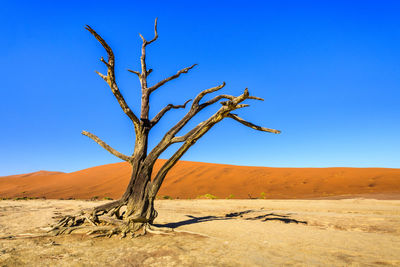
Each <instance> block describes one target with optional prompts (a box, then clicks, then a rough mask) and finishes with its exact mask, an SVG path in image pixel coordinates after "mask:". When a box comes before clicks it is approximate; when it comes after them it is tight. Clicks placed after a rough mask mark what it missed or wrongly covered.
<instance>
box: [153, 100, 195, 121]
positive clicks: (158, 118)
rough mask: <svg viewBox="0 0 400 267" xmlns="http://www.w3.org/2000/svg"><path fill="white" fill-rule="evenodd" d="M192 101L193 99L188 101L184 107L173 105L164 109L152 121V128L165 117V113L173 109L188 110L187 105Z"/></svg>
mask: <svg viewBox="0 0 400 267" xmlns="http://www.w3.org/2000/svg"><path fill="white" fill-rule="evenodd" d="M190 101H192V99H189V100H187V101H186V102H185V103H184V104H183V105H172V104H168V105H167V106H166V107H164V108H163V109H162V110H161V111H160V112H158V113H157V115H156V116H154V118H153V119H152V120H151V121H150V124H151V126H154V125H156V124H157V122H158V121H159V120H160V119H161V118H162V117H163V116H164V114H165V113H167V112H168V111H169V110H171V109H178V108H186V104H187V103H189V102H190Z"/></svg>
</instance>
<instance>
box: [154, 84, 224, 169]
mask: <svg viewBox="0 0 400 267" xmlns="http://www.w3.org/2000/svg"><path fill="white" fill-rule="evenodd" d="M224 86H225V82H223V83H222V84H221V85H218V86H215V87H212V88H209V89H206V90H204V91H202V92H200V93H199V94H198V95H197V96H196V98H195V99H194V101H193V103H192V106H191V108H190V110H189V111H188V112H187V113H186V115H185V116H184V117H183V118H182V119H181V120H180V121H179V122H177V123H176V124H175V125H174V126H173V127H172V128H171V129H170V130H169V131H168V132H167V133H166V134H165V135H164V136H163V138H162V139H161V141H160V142H159V143H158V144H157V145H156V146H155V147H154V148H153V149H152V150H151V151H150V153H149V155H148V159H147V160H149V161H152V160H153V159H155V158H158V157H159V155H161V153H162V152H163V151H165V149H167V148H168V147H169V146H170V145H171V144H172V143H171V140H172V138H174V137H175V135H176V134H177V133H178V132H179V131H180V130H181V129H182V128H183V127H184V126H185V125H186V124H187V123H188V122H189V121H190V120H191V119H192V118H193V117H194V116H195V115H196V114H197V113H199V112H200V111H201V110H202V109H203V108H205V107H206V106H208V105H209V104H202V105H199V102H200V101H201V99H202V98H203V97H204V96H205V95H206V94H210V93H213V92H215V91H218V90H220V89H222V88H223V87H224Z"/></svg>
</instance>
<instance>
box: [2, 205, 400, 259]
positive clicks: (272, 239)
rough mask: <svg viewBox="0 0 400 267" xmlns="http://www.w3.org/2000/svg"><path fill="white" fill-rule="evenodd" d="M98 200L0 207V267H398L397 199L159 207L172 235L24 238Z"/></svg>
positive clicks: (160, 219)
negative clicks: (331, 266) (290, 266)
mask: <svg viewBox="0 0 400 267" xmlns="http://www.w3.org/2000/svg"><path fill="white" fill-rule="evenodd" d="M99 204H101V202H100V201H79V200H20V201H14V200H2V201H0V236H1V237H8V238H7V239H0V266H274V265H296V266H326V265H335V266H349V265H350V266H382V265H388V266H399V265H400V201H399V200H373V199H344V200H157V201H156V209H157V210H158V212H159V216H158V218H157V219H156V221H155V223H156V224H157V225H158V226H166V227H171V228H173V229H175V230H176V231H175V232H174V233H173V234H171V235H151V234H148V235H146V236H143V237H139V238H135V239H130V238H125V239H119V238H118V237H112V238H95V239H94V238H91V237H90V236H86V235H84V234H74V235H69V236H58V237H29V236H24V238H21V237H22V236H23V235H21V234H26V233H31V234H38V233H42V232H43V231H44V230H43V229H46V227H48V226H49V224H52V223H54V222H55V221H56V220H57V219H58V218H60V217H61V216H63V215H67V214H74V213H76V212H78V211H80V210H81V209H85V208H90V207H94V206H97V205H99Z"/></svg>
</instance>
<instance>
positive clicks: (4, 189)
mask: <svg viewBox="0 0 400 267" xmlns="http://www.w3.org/2000/svg"><path fill="white" fill-rule="evenodd" d="M163 162H165V160H159V161H158V162H157V163H156V166H155V169H159V168H160V167H161V164H162V163H163ZM129 179H130V166H129V165H128V164H127V163H114V164H108V165H102V166H98V167H93V168H89V169H85V170H81V171H77V172H72V173H54V172H44V171H40V172H37V173H32V174H29V175H13V176H6V177H0V197H7V198H8V197H22V196H27V197H46V198H56V199H58V198H64V199H68V198H77V199H90V198H92V197H94V196H98V197H99V198H104V197H111V198H114V199H117V198H119V197H120V196H121V195H122V194H123V192H124V190H125V187H126V186H127V184H128V181H129ZM204 194H212V195H215V196H217V197H218V198H227V197H229V196H230V197H233V198H249V197H252V198H261V197H264V196H265V198H325V197H331V198H332V197H337V196H356V195H357V196H372V197H374V196H376V197H380V198H382V197H383V198H385V197H390V198H398V199H400V169H387V168H270V167H245V166H234V165H223V164H212V163H201V162H189V161H180V162H178V163H177V165H176V166H175V167H174V168H173V169H172V170H171V171H170V173H169V174H168V176H167V177H166V179H165V181H164V184H163V186H162V187H161V189H160V192H159V196H165V195H168V196H171V197H173V198H196V197H198V196H200V195H204Z"/></svg>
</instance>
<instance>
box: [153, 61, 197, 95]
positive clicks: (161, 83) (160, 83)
mask: <svg viewBox="0 0 400 267" xmlns="http://www.w3.org/2000/svg"><path fill="white" fill-rule="evenodd" d="M196 65H197V64H193V65H192V66H190V67H187V68H184V69H181V70H180V71H178V72H177V73H176V74H175V75H172V76H171V77H168V78H166V79H164V80H162V81H161V82H158V83H157V84H155V85H153V86H152V87H150V88H149V91H150V93H151V92H154V91H155V90H157V89H158V88H159V87H161V86H163V85H164V84H166V83H167V82H169V81H172V80H174V79H176V78H178V77H179V76H180V75H181V74H182V73H188V71H189V70H191V69H192V68H194V67H195V66H196Z"/></svg>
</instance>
